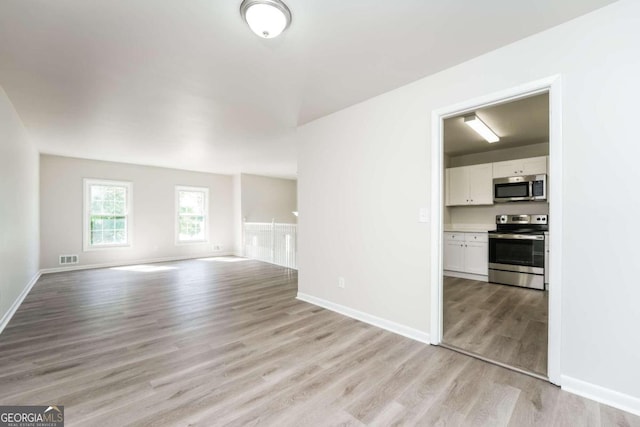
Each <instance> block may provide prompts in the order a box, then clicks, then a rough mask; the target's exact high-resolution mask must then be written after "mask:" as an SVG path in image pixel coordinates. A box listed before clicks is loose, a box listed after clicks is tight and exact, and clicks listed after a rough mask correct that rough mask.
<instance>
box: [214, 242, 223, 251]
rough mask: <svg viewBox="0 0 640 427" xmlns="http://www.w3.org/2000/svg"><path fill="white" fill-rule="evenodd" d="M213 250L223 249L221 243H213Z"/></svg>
mask: <svg viewBox="0 0 640 427" xmlns="http://www.w3.org/2000/svg"><path fill="white" fill-rule="evenodd" d="M213 250H214V251H218V252H219V251H221V250H222V245H221V244H219V243H216V244H215V245H213Z"/></svg>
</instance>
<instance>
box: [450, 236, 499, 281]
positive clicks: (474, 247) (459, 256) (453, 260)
mask: <svg viewBox="0 0 640 427" xmlns="http://www.w3.org/2000/svg"><path fill="white" fill-rule="evenodd" d="M444 270H446V271H450V272H458V273H467V274H475V275H479V276H487V275H488V274H489V240H488V236H487V233H455V232H445V233H444Z"/></svg>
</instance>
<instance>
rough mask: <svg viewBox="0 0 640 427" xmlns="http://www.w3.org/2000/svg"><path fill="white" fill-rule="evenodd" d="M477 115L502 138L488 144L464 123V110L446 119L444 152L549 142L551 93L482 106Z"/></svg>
mask: <svg viewBox="0 0 640 427" xmlns="http://www.w3.org/2000/svg"><path fill="white" fill-rule="evenodd" d="M475 113H476V115H477V116H478V117H479V118H480V120H482V121H483V122H484V123H485V124H486V125H487V126H489V128H491V130H493V132H494V133H495V134H496V135H498V136H499V137H500V141H498V142H495V143H493V144H489V143H488V142H487V141H485V140H484V138H482V137H481V136H480V135H478V134H477V133H476V132H475V131H474V130H473V129H471V128H470V127H469V126H467V125H465V124H464V116H466V115H468V114H470V113H467V114H463V115H460V116H457V117H451V118H449V119H446V120H445V121H444V152H445V153H446V154H448V155H450V156H461V155H464V154H472V153H482V152H486V151H491V150H501V149H504V148H514V147H521V146H524V145H530V144H538V143H541V142H549V94H548V93H544V94H541V95H536V96H531V97H528V98H523V99H519V100H517V101H512V102H507V103H504V104H499V105H494V106H491V107H485V108H480V109H477V110H476V111H475Z"/></svg>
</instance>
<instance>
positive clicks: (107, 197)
mask: <svg viewBox="0 0 640 427" xmlns="http://www.w3.org/2000/svg"><path fill="white" fill-rule="evenodd" d="M128 191H129V190H128V187H127V186H123V185H118V184H115V183H114V185H108V184H89V186H88V198H89V200H88V201H87V207H88V208H89V209H90V211H89V230H87V233H89V244H90V245H92V246H107V245H126V244H128V230H127V221H128V220H127V212H128V206H127V196H128Z"/></svg>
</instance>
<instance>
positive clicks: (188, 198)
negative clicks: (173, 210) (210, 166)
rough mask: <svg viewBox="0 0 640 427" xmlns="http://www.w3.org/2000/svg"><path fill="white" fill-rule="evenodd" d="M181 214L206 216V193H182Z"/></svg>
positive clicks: (180, 196) (179, 196)
mask: <svg viewBox="0 0 640 427" xmlns="http://www.w3.org/2000/svg"><path fill="white" fill-rule="evenodd" d="M178 198H179V209H180V210H179V212H180V213H187V214H200V215H202V214H204V211H205V209H204V199H205V197H204V192H203V191H180V192H179V193H178Z"/></svg>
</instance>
